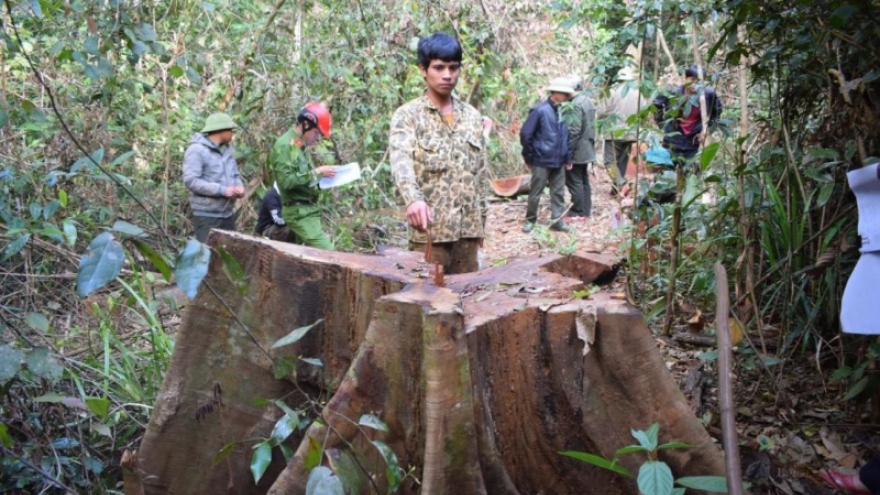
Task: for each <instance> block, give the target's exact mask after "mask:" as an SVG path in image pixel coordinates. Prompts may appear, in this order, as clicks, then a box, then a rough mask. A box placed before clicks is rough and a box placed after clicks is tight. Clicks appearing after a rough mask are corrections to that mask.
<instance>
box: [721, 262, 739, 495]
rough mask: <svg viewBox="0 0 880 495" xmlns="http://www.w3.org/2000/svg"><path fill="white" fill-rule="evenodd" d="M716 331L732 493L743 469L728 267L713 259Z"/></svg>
mask: <svg viewBox="0 0 880 495" xmlns="http://www.w3.org/2000/svg"><path fill="white" fill-rule="evenodd" d="M715 297H716V303H715V334H716V336H717V337H718V402H719V405H720V407H721V435H722V437H723V439H724V458H725V464H726V466H727V473H726V476H727V490H728V493H730V494H731V495H742V494H743V489H742V470H741V468H740V462H739V443H738V442H739V441H738V439H737V436H736V416H735V410H734V403H733V381H732V379H731V374H732V373H731V362H732V361H733V352H732V350H731V345H730V321H729V318H730V293H729V291H728V288H727V270H725V269H724V265H722V264H721V262H718V261H716V262H715Z"/></svg>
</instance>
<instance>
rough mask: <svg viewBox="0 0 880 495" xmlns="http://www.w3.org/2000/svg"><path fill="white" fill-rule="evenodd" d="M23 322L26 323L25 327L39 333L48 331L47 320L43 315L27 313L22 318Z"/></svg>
mask: <svg viewBox="0 0 880 495" xmlns="http://www.w3.org/2000/svg"><path fill="white" fill-rule="evenodd" d="M24 322H25V323H27V326H29V327H31V328H33V329H34V330H36V331H38V332H40V333H46V332H48V331H49V319H48V318H46V315H44V314H43V313H28V314H27V315H26V316H25V317H24Z"/></svg>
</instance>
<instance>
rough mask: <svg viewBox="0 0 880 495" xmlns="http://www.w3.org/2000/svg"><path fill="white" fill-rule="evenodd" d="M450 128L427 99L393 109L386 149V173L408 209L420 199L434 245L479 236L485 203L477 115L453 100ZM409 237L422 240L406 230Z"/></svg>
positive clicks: (418, 234) (483, 148)
mask: <svg viewBox="0 0 880 495" xmlns="http://www.w3.org/2000/svg"><path fill="white" fill-rule="evenodd" d="M452 113H453V123H452V124H450V123H449V122H448V121H447V120H446V118H444V116H443V115H442V113H441V111H440V109H439V108H437V106H436V105H434V103H432V102H431V100H429V99H428V97H427V96H422V97H420V98H416V99H415V100H412V101H410V102H409V103H407V104H405V105H403V106H401V107H400V108H398V109H397V110H396V111H395V112H394V115H393V116H392V117H391V136H390V139H389V143H388V147H389V153H390V157H391V173H392V174H393V176H394V181H395V183H396V184H397V190H398V192H400V195H401V196H402V197H403V201H404V204H406V205H407V206H408V205H410V204H412V203H414V202H416V201H424V202H425V203H427V204H428V207H430V208H431V213H432V215H433V223H432V224H431V237H432V241H433V242H452V241H457V240H458V239H461V238H468V237H483V236H484V234H483V227H484V225H485V222H486V214H487V213H488V211H489V210H488V204H487V202H486V197H485V195H484V193H483V190H484V189H483V188H484V187H485V182H486V180H487V175H486V174H487V170H486V145H485V143H484V142H483V128H482V116H481V115H480V113H479V112H477V110H476V109H475V108H474V107H472V106H470V105H468V104H467V103H465V102H463V101H461V100H459V99H457V98H453V110H452ZM409 239H410V241H413V242H426V237H425V234H423V233H421V232H418V231H417V230H415V229H414V228H412V227H409Z"/></svg>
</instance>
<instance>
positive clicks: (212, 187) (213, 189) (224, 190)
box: [183, 113, 244, 242]
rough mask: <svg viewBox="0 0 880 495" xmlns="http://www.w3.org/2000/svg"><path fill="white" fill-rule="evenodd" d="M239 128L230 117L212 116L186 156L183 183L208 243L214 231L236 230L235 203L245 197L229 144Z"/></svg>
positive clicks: (199, 232) (196, 224) (200, 233)
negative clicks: (234, 132)
mask: <svg viewBox="0 0 880 495" xmlns="http://www.w3.org/2000/svg"><path fill="white" fill-rule="evenodd" d="M236 127H238V126H237V125H235V122H233V121H232V118H231V117H230V116H229V115H227V114H225V113H214V114H211V115H210V116H208V118H207V119H206V120H205V126H204V127H203V128H202V130H201V131H199V132H197V133H195V134H193V137H192V140H190V142H189V147H188V148H187V149H186V153H185V154H184V155H183V183H184V184H185V185H186V188H187V189H188V190H189V205H190V207H191V208H192V216H193V218H192V220H193V227H194V228H195V231H196V239H198V241H199V242H205V240H206V239H207V238H208V233H209V232H210V231H211V229H222V230H235V209H234V207H235V200H236V198H240V197H242V196H244V186H243V185H242V182H241V174H240V173H239V172H238V165H237V164H236V163H235V156H234V154H235V149H234V148H233V147H232V146H231V144H230V143H232V136H233V130H234V129H235V128H236Z"/></svg>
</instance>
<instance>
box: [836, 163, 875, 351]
mask: <svg viewBox="0 0 880 495" xmlns="http://www.w3.org/2000/svg"><path fill="white" fill-rule="evenodd" d="M874 180H877V178H876V177H875V178H874ZM878 285H880V253H863V254H862V256H861V258H859V262H858V263H857V264H856V268H855V270H853V273H852V275H850V277H849V280H847V282H846V289H844V291H843V301H842V302H841V307H840V326H841V327H843V331H844V332H846V333H858V334H862V335H878V334H880V304H878V303H877V294H880V292H878V291H877V287H878Z"/></svg>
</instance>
